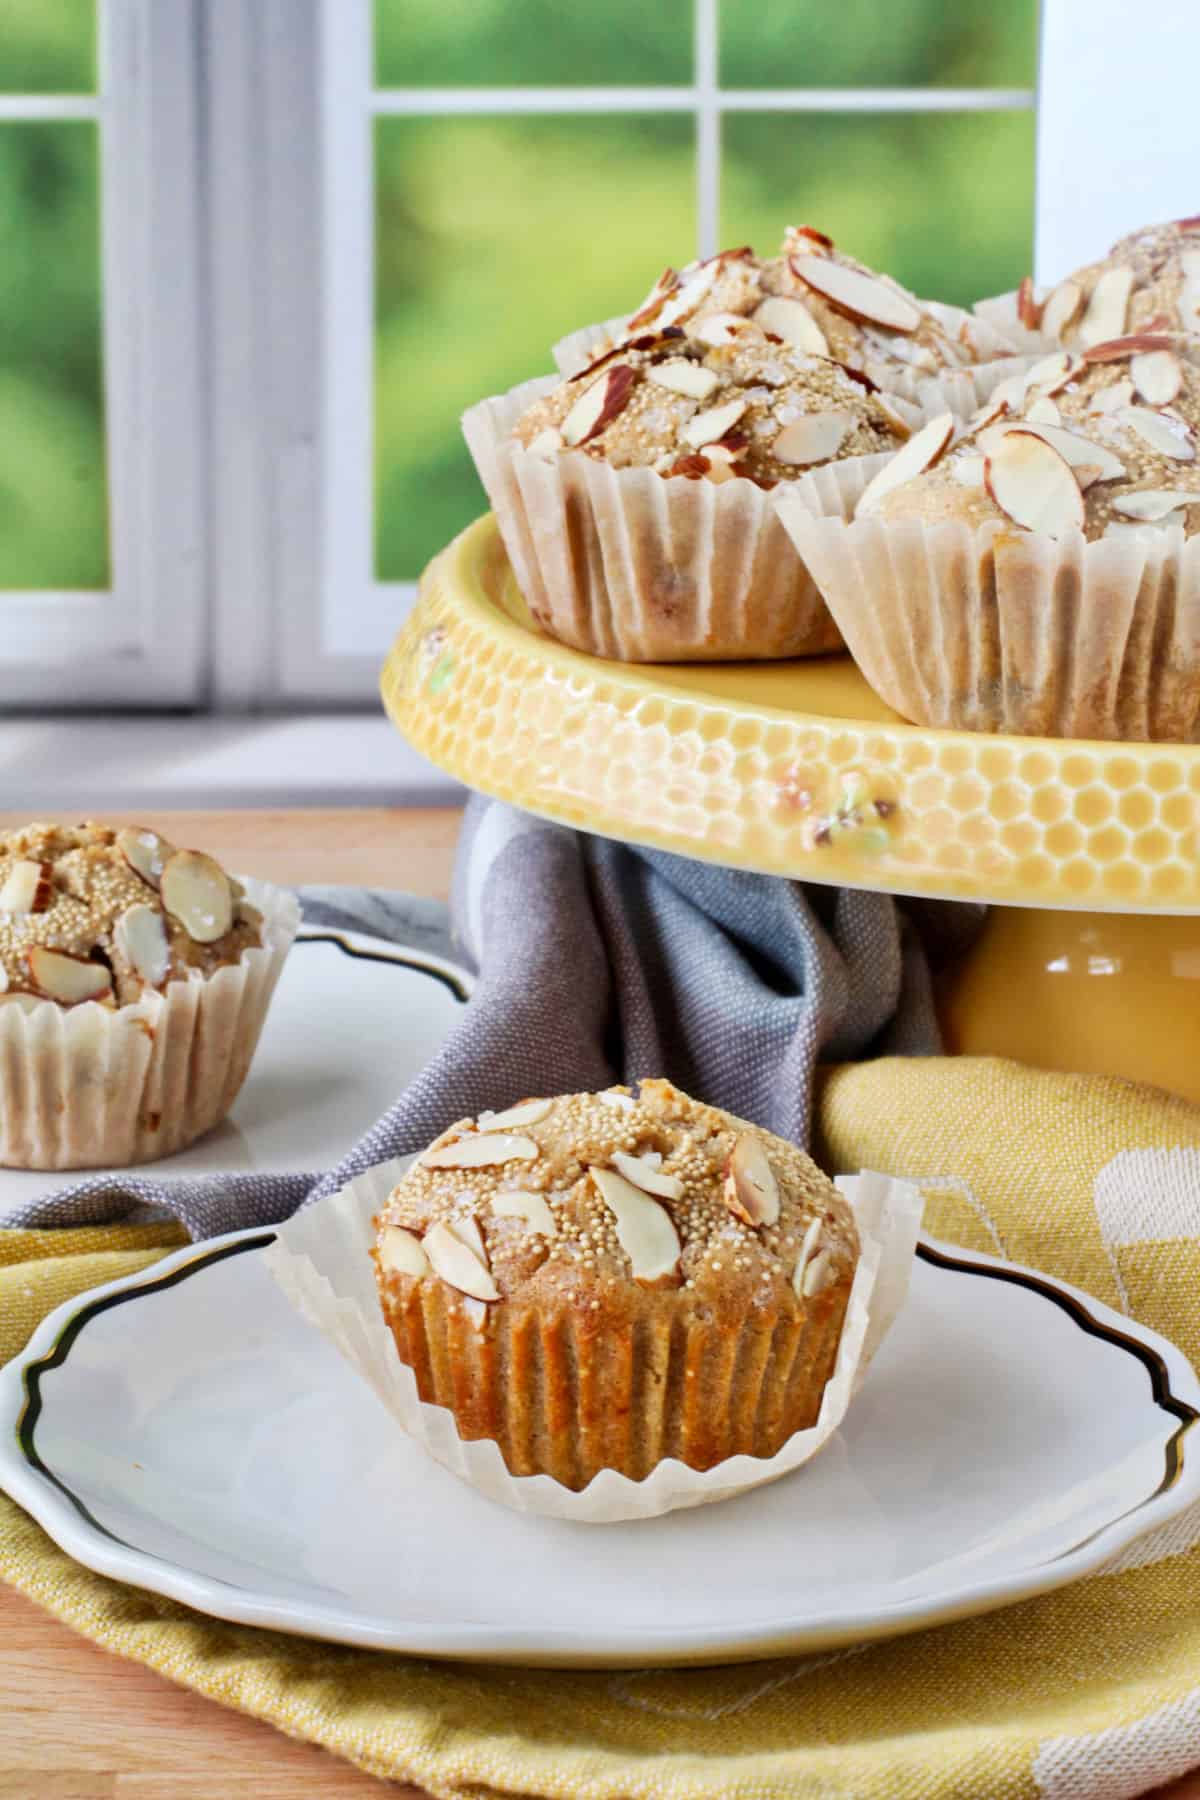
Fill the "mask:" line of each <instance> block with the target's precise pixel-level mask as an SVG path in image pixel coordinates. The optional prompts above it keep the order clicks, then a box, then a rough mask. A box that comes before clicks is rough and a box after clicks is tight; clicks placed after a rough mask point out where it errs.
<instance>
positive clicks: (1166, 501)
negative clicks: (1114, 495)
mask: <svg viewBox="0 0 1200 1800" xmlns="http://www.w3.org/2000/svg"><path fill="white" fill-rule="evenodd" d="M1112 505H1113V511H1114V512H1119V513H1124V514H1125V517H1126V518H1127V519H1141V520H1143V521H1144V522H1145V523H1147V524H1151V525H1153V524H1157V523H1158V521H1159V520H1160V519H1165V518H1166V516H1167V514H1168V513H1170V512H1174V511H1175V509H1176V507H1185V506H1197V505H1200V491H1198V492H1196V493H1189V492H1188V490H1187V489H1186V488H1139V489H1138V491H1137V493H1134V494H1122V495H1121V497H1120V499H1119V500H1114V501H1113V503H1112Z"/></svg>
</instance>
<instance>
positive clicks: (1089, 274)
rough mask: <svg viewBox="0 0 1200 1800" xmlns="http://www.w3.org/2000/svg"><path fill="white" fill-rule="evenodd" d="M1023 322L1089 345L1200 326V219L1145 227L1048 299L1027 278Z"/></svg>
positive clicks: (1077, 346) (1070, 343) (1075, 344)
mask: <svg viewBox="0 0 1200 1800" xmlns="http://www.w3.org/2000/svg"><path fill="white" fill-rule="evenodd" d="M1018 312H1019V316H1020V319H1021V323H1022V324H1023V325H1025V326H1027V327H1028V328H1029V329H1030V330H1034V331H1040V332H1042V333H1043V335H1044V336H1046V337H1049V338H1053V339H1055V340H1056V341H1057V342H1058V343H1060V344H1062V345H1064V346H1065V347H1066V348H1068V349H1071V350H1076V351H1083V350H1087V349H1089V348H1091V347H1092V346H1093V345H1095V344H1101V343H1104V342H1106V341H1107V340H1109V339H1110V338H1117V337H1121V336H1123V335H1124V334H1126V333H1128V332H1137V331H1155V330H1161V331H1168V332H1175V331H1185V332H1200V218H1195V219H1177V220H1174V221H1172V222H1170V223H1168V224H1165V225H1144V226H1142V227H1141V228H1140V229H1139V230H1137V231H1132V232H1130V234H1129V236H1128V237H1123V238H1121V239H1120V241H1119V242H1118V243H1116V244H1114V245H1113V247H1112V249H1111V250H1110V251H1109V253H1108V255H1107V256H1105V257H1102V258H1101V259H1100V261H1099V262H1094V263H1089V264H1088V265H1087V266H1086V267H1085V268H1082V269H1076V270H1075V271H1074V273H1073V274H1071V275H1068V276H1067V277H1066V279H1065V280H1064V281H1060V282H1058V284H1057V285H1056V286H1055V287H1053V288H1051V289H1050V290H1049V291H1048V292H1047V293H1046V294H1045V295H1044V296H1043V297H1041V298H1038V297H1035V294H1034V290H1033V283H1032V281H1030V280H1028V279H1027V280H1026V281H1024V282H1023V283H1022V284H1021V288H1020V290H1019V293H1018Z"/></svg>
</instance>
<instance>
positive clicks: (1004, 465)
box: [983, 429, 1084, 537]
mask: <svg viewBox="0 0 1200 1800" xmlns="http://www.w3.org/2000/svg"><path fill="white" fill-rule="evenodd" d="M983 478H984V485H985V486H986V488H987V491H988V493H989V494H990V495H991V496H992V499H993V500H994V501H995V502H996V505H997V506H998V507H999V508H1000V509H1001V511H1002V512H1005V513H1007V514H1008V517H1009V518H1010V519H1011V520H1012V521H1013V523H1014V524H1015V525H1021V526H1023V527H1024V528H1025V530H1026V531H1041V532H1045V533H1046V534H1047V535H1048V536H1050V537H1056V536H1058V535H1059V534H1060V533H1061V532H1064V531H1069V530H1070V529H1072V527H1073V528H1075V529H1076V530H1080V531H1081V530H1082V529H1083V519H1084V513H1083V495H1082V493H1081V492H1080V489H1079V483H1078V482H1077V481H1076V479H1075V477H1074V475H1073V474H1072V472H1071V467H1070V464H1069V463H1067V462H1066V461H1065V459H1064V458H1063V457H1062V456H1061V455H1060V454H1059V452H1058V451H1057V450H1055V449H1054V448H1053V446H1052V445H1050V444H1048V443H1047V442H1046V440H1045V438H1044V437H1042V436H1040V435H1039V434H1038V433H1037V432H1036V431H1022V430H1020V429H1016V430H1012V431H1006V432H1005V433H1004V435H1003V436H1002V437H1001V438H1000V440H999V442H998V443H995V444H994V445H993V446H992V448H991V449H990V451H989V453H988V457H987V462H986V465H985V468H984V472H983Z"/></svg>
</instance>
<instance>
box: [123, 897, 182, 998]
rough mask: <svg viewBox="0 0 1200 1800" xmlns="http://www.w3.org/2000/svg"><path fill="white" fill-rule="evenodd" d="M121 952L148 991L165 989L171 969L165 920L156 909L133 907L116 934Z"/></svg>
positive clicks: (124, 916)
mask: <svg viewBox="0 0 1200 1800" xmlns="http://www.w3.org/2000/svg"><path fill="white" fill-rule="evenodd" d="M113 938H114V941H115V943H116V946H117V949H118V950H119V951H120V952H121V955H122V956H123V957H124V958H125V960H126V962H127V963H128V964H129V966H130V968H131V969H132V970H133V972H134V974H135V975H140V977H141V979H142V980H143V981H144V982H145V984H146V986H147V987H152V988H156V987H161V986H162V984H163V982H164V981H165V980H166V979H167V971H168V969H169V968H170V966H171V947H170V945H169V944H168V942H167V928H166V926H165V925H164V924H163V916H162V914H161V913H160V912H158V911H157V910H156V909H155V908H154V907H153V906H144V905H143V906H129V907H126V909H125V911H124V912H123V913H122V914H121V916H120V918H119V919H118V920H117V923H116V928H115V929H114V931H113Z"/></svg>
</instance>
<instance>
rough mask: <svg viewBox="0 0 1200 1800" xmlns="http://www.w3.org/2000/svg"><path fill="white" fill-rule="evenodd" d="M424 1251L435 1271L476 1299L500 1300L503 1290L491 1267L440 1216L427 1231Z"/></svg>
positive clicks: (461, 1291) (463, 1292) (453, 1285)
mask: <svg viewBox="0 0 1200 1800" xmlns="http://www.w3.org/2000/svg"><path fill="white" fill-rule="evenodd" d="M423 1248H424V1251H425V1254H426V1256H427V1257H428V1258H429V1262H430V1266H431V1268H432V1269H433V1272H434V1274H435V1275H440V1276H441V1278H442V1280H443V1281H446V1282H449V1284H450V1286H451V1287H452V1288H457V1289H458V1291H459V1293H460V1294H470V1295H471V1297H472V1298H473V1299H475V1300H498V1299H499V1298H500V1290H499V1288H498V1287H497V1286H496V1283H495V1282H494V1281H493V1280H492V1276H491V1271H490V1270H489V1269H488V1268H487V1267H486V1266H485V1264H484V1263H482V1262H481V1261H480V1259H479V1257H478V1256H476V1254H475V1252H474V1250H472V1249H470V1248H469V1246H468V1245H466V1244H464V1242H463V1240H462V1239H461V1237H459V1236H458V1235H457V1233H455V1232H453V1231H451V1229H450V1227H449V1225H447V1224H446V1223H445V1222H444V1221H443V1220H441V1219H439V1220H438V1222H437V1224H436V1225H431V1226H430V1228H429V1230H428V1231H427V1232H426V1233H425V1239H424V1245H423Z"/></svg>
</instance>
